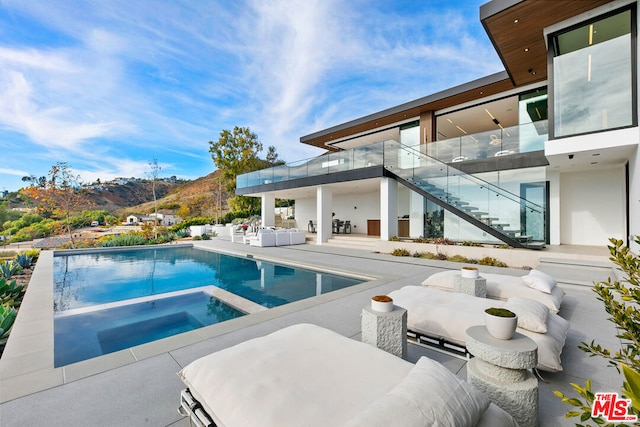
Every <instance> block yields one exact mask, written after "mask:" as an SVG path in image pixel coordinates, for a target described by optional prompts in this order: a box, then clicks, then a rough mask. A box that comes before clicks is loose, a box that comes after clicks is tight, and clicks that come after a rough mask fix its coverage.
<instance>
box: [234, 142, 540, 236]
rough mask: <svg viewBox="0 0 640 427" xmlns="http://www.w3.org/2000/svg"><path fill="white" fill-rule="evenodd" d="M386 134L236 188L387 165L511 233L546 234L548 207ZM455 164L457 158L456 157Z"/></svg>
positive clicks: (252, 177) (264, 173)
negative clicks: (359, 145) (372, 140)
mask: <svg viewBox="0 0 640 427" xmlns="http://www.w3.org/2000/svg"><path fill="white" fill-rule="evenodd" d="M429 145H431V144H427V145H421V146H417V147H408V146H404V145H402V144H400V143H399V142H397V141H393V140H388V141H384V142H378V143H375V144H372V145H368V146H365V147H358V148H354V149H351V150H345V151H340V152H336V153H329V154H326V155H323V156H319V157H314V158H311V159H307V160H301V161H299V162H293V163H287V164H285V165H282V166H276V167H273V168H268V169H263V170H259V171H255V172H250V173H247V174H243V175H239V176H238V177H237V179H236V187H237V188H247V187H252V186H256V185H263V184H270V183H275V182H280V181H289V180H294V179H300V178H307V177H311V176H320V175H326V174H331V173H335V172H341V171H348V170H354V169H361V168H366V167H370V166H384V167H385V168H386V169H388V170H389V171H391V172H392V173H394V174H395V175H397V176H398V177H400V178H402V179H404V180H406V181H408V182H410V183H412V184H413V185H415V186H417V187H419V188H421V189H422V190H424V191H426V192H428V193H429V194H431V195H433V196H435V197H438V198H439V199H441V200H443V201H444V202H446V203H448V204H450V205H452V206H454V207H456V208H457V209H459V210H461V211H463V212H466V213H467V214H468V215H470V216H472V217H474V218H476V219H478V220H479V221H482V222H484V223H485V224H487V225H489V226H490V227H492V228H494V229H496V230H498V231H500V232H501V233H503V234H505V235H509V236H511V237H518V236H524V235H530V236H544V235H545V233H544V230H545V219H546V215H545V208H544V207H543V206H540V205H538V204H535V203H532V202H530V201H527V200H525V199H523V198H521V197H519V196H518V195H516V194H513V193H511V192H509V191H507V190H505V189H503V188H501V187H498V186H496V185H494V184H491V183H489V182H486V181H484V180H482V179H480V178H478V177H476V176H474V175H470V174H467V173H465V172H462V171H461V170H459V169H456V168H455V167H453V166H451V165H449V164H447V163H445V162H442V161H440V160H438V159H436V158H434V157H432V156H430V155H428V154H425V153H423V152H422V151H421V150H426V151H427V153H428V152H429ZM453 164H455V163H453Z"/></svg>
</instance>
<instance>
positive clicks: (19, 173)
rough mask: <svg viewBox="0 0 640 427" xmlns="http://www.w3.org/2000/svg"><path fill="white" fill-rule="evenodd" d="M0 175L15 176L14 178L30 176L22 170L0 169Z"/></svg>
mask: <svg viewBox="0 0 640 427" xmlns="http://www.w3.org/2000/svg"><path fill="white" fill-rule="evenodd" d="M0 174H5V175H14V176H20V177H22V176H28V175H29V172H25V171H22V170H17V169H8V168H0Z"/></svg>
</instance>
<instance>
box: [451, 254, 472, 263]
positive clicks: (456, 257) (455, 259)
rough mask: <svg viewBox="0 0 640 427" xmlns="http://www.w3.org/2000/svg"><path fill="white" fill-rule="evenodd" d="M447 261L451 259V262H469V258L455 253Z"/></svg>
mask: <svg viewBox="0 0 640 427" xmlns="http://www.w3.org/2000/svg"><path fill="white" fill-rule="evenodd" d="M447 261H451V262H469V258H467V257H465V256H462V255H453V256H450V257H449V258H448V259H447Z"/></svg>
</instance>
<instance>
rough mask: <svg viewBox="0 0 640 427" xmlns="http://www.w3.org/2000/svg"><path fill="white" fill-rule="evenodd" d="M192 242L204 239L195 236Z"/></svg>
mask: <svg viewBox="0 0 640 427" xmlns="http://www.w3.org/2000/svg"><path fill="white" fill-rule="evenodd" d="M192 240H202V237H201V236H193V239H192Z"/></svg>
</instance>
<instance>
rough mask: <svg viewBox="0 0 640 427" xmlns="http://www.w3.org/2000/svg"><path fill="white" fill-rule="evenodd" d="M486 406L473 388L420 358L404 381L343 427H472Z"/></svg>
mask: <svg viewBox="0 0 640 427" xmlns="http://www.w3.org/2000/svg"><path fill="white" fill-rule="evenodd" d="M489 404H490V401H489V399H488V398H487V397H486V396H485V395H483V394H482V393H480V392H479V391H477V390H476V389H475V388H473V386H471V385H470V384H468V383H466V382H465V381H462V380H460V379H459V378H458V377H456V376H455V375H454V374H453V373H451V372H450V371H449V370H448V369H447V368H445V367H444V366H442V365H441V364H440V363H438V362H435V361H433V360H431V359H428V358H426V357H422V358H420V360H418V363H416V366H415V367H414V368H413V369H412V370H411V372H410V373H409V375H407V377H406V378H405V379H404V380H402V381H401V382H400V383H399V384H398V385H397V386H396V387H394V388H393V389H392V390H391V391H390V392H389V393H387V394H386V395H384V396H383V397H381V398H380V399H378V400H377V401H375V402H373V403H372V404H371V405H369V406H368V407H366V408H365V409H364V410H362V411H361V412H360V413H358V414H357V415H356V416H354V417H353V418H351V419H350V420H349V421H348V422H347V423H346V424H345V426H346V427H360V426H367V427H377V426H379V427H387V426H403V427H414V426H415V427H421V426H474V425H476V424H477V423H478V421H479V420H480V418H481V417H482V414H483V413H484V412H485V411H486V410H487V408H488V407H489Z"/></svg>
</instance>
